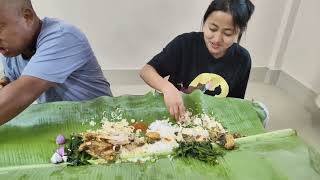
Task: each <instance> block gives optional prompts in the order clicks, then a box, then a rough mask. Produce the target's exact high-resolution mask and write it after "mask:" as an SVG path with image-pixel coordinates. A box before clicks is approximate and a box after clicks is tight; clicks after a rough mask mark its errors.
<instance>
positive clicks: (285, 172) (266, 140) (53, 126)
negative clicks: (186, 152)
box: [0, 91, 320, 180]
mask: <svg viewBox="0 0 320 180" xmlns="http://www.w3.org/2000/svg"><path fill="white" fill-rule="evenodd" d="M183 98H184V102H185V105H186V107H187V108H188V109H189V111H191V112H192V113H193V114H200V113H206V114H209V115H212V116H214V117H215V118H216V120H218V121H220V122H221V123H222V124H223V125H224V126H225V127H226V128H227V129H228V131H229V132H232V133H235V132H236V133H240V134H242V135H246V136H247V137H245V138H240V139H238V140H237V142H236V144H237V146H238V148H236V149H235V150H233V151H227V152H226V154H225V156H223V157H221V158H219V164H218V165H215V166H210V165H207V164H205V163H202V162H199V161H197V160H193V159H174V160H170V159H168V158H161V159H159V160H158V161H156V162H146V163H143V164H137V163H122V164H110V165H89V166H80V167H70V166H66V165H65V164H60V165H53V164H50V157H51V156H52V154H53V153H54V151H55V150H56V148H57V145H56V144H55V137H56V136H57V135H58V134H64V135H66V136H68V135H71V134H72V133H78V132H83V131H86V130H88V129H92V130H94V129H95V128H99V125H100V122H101V119H102V118H103V117H105V118H107V119H114V120H116V119H120V118H126V119H128V120H131V119H135V120H143V121H144V122H145V123H147V124H149V123H151V122H153V121H154V120H157V119H167V118H168V117H169V114H168V112H167V109H166V107H165V104H164V102H163V96H162V95H161V94H158V93H154V92H150V93H148V94H146V95H144V96H130V95H128V96H120V97H114V98H111V97H100V98H97V99H94V100H91V101H84V102H57V103H48V104H41V105H32V106H30V107H29V108H28V109H27V110H25V111H24V112H23V113H21V114H20V115H19V116H18V117H16V118H15V119H14V120H12V121H10V122H9V123H7V124H5V125H4V126H1V127H0V179H116V180H122V179H148V180H153V179H159V180H165V179H181V180H184V179H196V180H202V179H230V180H231V179H232V180H242V179H243V180H251V179H252V180H255V179H259V180H263V179H266V180H278V179H279V180H280V179H281V180H282V179H296V180H313V179H314V180H320V154H319V152H318V151H317V150H316V149H314V148H312V147H311V146H309V145H307V144H305V143H304V142H303V141H302V140H301V139H300V138H299V137H298V136H297V134H296V132H295V131H294V130H281V131H276V132H271V133H266V132H265V130H264V128H263V126H262V123H261V116H263V115H262V112H261V109H260V108H259V107H257V105H256V104H255V103H253V102H251V101H246V100H241V99H234V98H214V97H211V96H207V95H203V94H202V93H201V92H198V91H197V92H194V93H192V94H190V95H184V97H183ZM120 116H121V117H120ZM91 121H94V122H96V123H97V124H96V125H95V126H91V125H90V123H89V122H91Z"/></svg>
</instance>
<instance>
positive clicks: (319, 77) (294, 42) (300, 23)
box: [282, 0, 320, 94]
mask: <svg viewBox="0 0 320 180" xmlns="http://www.w3.org/2000/svg"><path fill="white" fill-rule="evenodd" d="M319 7H320V1H319V0H307V1H306V0H302V1H301V4H300V7H299V11H298V14H297V17H296V20H295V24H294V27H293V29H292V34H291V37H290V39H289V42H288V45H287V48H286V51H285V53H284V56H283V65H282V69H283V71H285V72H286V73H288V74H289V75H290V76H292V77H294V78H295V79H297V80H298V81H299V82H301V83H302V84H303V85H305V86H306V87H308V88H309V89H311V90H313V91H315V92H316V93H318V94H320V44H319V43H320V21H319V17H320V11H319Z"/></svg>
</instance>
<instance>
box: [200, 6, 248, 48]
mask: <svg viewBox="0 0 320 180" xmlns="http://www.w3.org/2000/svg"><path fill="white" fill-rule="evenodd" d="M214 11H223V12H226V13H230V14H231V16H232V19H233V23H234V25H235V27H239V29H240V33H239V37H238V43H239V42H240V40H241V37H242V33H243V32H244V31H245V30H246V28H247V24H248V21H249V20H250V17H251V15H252V14H253V12H254V5H253V4H252V2H251V1H250V0H213V1H212V2H211V4H210V5H209V7H208V9H207V11H206V13H205V14H204V16H203V21H202V23H203V24H205V22H206V20H207V19H208V16H209V15H210V14H211V13H212V12H214Z"/></svg>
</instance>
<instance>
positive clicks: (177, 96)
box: [140, 64, 185, 120]
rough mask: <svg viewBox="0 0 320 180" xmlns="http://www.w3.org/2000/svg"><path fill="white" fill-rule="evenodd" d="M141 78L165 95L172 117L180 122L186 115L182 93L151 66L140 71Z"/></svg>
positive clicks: (146, 66)
mask: <svg viewBox="0 0 320 180" xmlns="http://www.w3.org/2000/svg"><path fill="white" fill-rule="evenodd" d="M140 77H141V78H142V79H143V80H144V81H145V82H146V83H147V84H148V85H149V86H150V87H152V88H154V89H156V90H158V91H160V92H162V93H163V96H164V101H165V104H166V106H167V108H168V111H169V112H170V114H171V116H174V117H175V119H176V120H179V118H180V116H183V115H184V113H185V107H184V104H183V100H182V97H181V93H180V91H179V90H178V89H177V88H176V87H175V86H174V85H173V84H171V83H170V82H169V81H168V80H166V79H165V78H163V77H161V76H160V75H159V74H158V72H157V71H156V70H155V69H154V68H153V67H152V66H150V65H148V64H146V65H145V66H144V67H143V68H142V70H141V71H140Z"/></svg>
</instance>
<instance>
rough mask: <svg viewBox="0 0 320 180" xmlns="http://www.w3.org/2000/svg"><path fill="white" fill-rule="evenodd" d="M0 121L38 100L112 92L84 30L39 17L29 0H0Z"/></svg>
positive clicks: (65, 99)
mask: <svg viewBox="0 0 320 180" xmlns="http://www.w3.org/2000/svg"><path fill="white" fill-rule="evenodd" d="M0 53H1V54H2V55H3V56H4V57H3V58H2V62H3V66H4V73H5V77H4V78H2V79H1V80H0V88H1V89H0V125H2V124H4V123H6V122H8V121H9V120H10V119H12V118H14V117H15V116H16V115H18V114H19V113H21V112H22V111H23V110H24V109H25V108H27V107H28V106H29V105H30V104H32V103H33V102H34V101H35V100H36V99H38V103H45V102H53V101H80V100H88V99H92V98H95V97H99V96H112V93H111V91H110V84H109V83H108V82H107V81H106V79H105V78H104V76H103V73H102V70H101V68H100V66H99V64H98V62H97V60H96V57H95V56H94V53H93V51H92V49H91V47H90V45H89V42H88V40H87V38H86V37H85V35H84V34H82V33H81V32H80V31H79V30H78V29H77V28H75V27H74V26H72V25H69V24H66V23H64V22H62V21H59V20H57V19H51V18H44V19H43V20H40V19H39V18H38V16H37V14H36V13H35V11H34V9H33V7H32V4H31V1H30V0H0Z"/></svg>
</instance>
